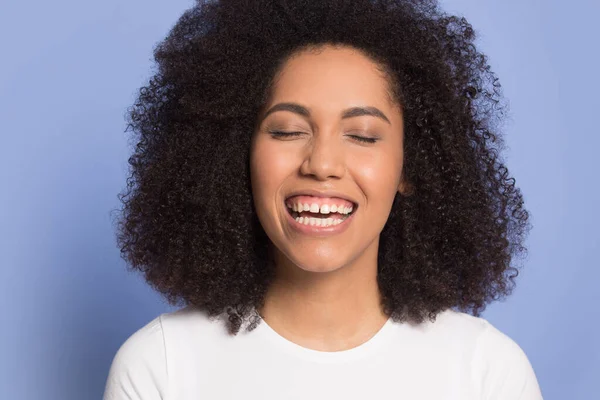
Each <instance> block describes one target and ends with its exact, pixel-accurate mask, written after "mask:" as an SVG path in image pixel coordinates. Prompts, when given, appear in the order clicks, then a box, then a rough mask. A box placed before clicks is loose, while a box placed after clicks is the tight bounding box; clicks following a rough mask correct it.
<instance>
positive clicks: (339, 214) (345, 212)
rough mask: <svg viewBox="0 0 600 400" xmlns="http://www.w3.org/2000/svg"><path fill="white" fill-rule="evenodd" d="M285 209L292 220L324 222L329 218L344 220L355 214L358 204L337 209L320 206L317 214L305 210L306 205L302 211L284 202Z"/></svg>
mask: <svg viewBox="0 0 600 400" xmlns="http://www.w3.org/2000/svg"><path fill="white" fill-rule="evenodd" d="M285 203H286V204H285V208H286V210H287V212H288V213H289V214H290V215H291V216H292V218H294V219H295V220H298V219H299V218H309V219H310V218H314V219H319V220H326V219H328V218H331V219H333V220H341V221H343V220H345V219H346V218H348V217H350V216H351V215H352V214H354V213H355V212H356V210H357V209H358V204H356V203H354V202H352V206H349V207H348V206H346V207H340V208H339V209H338V207H337V206H335V205H334V206H321V207H320V209H319V210H318V211H317V212H314V211H310V210H307V208H308V207H307V204H305V205H304V207H303V209H302V211H300V210H299V209H298V205H297V204H293V205H292V207H290V205H289V204H288V202H287V201H286V202H285Z"/></svg>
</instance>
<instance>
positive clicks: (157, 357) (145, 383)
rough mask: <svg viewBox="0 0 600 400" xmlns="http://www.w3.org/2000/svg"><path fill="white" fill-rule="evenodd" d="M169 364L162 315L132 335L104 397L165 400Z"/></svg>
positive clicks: (115, 361)
mask: <svg viewBox="0 0 600 400" xmlns="http://www.w3.org/2000/svg"><path fill="white" fill-rule="evenodd" d="M166 389H167V363H166V351H165V343H164V335H163V330H162V322H161V317H160V316H159V317H157V318H155V319H154V320H152V321H151V322H149V323H148V324H147V325H146V326H144V327H142V328H141V329H139V330H138V331H137V332H135V333H134V334H133V335H131V336H130V337H129V338H128V339H127V340H126V341H125V342H124V343H123V344H122V345H121V347H120V348H119V350H118V351H117V353H116V354H115V356H114V358H113V361H112V364H111V366H110V370H109V373H108V379H107V381H106V385H105V389H104V397H103V400H125V399H127V400H159V399H160V400H164V399H165V398H166V397H165V396H166V395H165V394H166Z"/></svg>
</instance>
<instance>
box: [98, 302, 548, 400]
mask: <svg viewBox="0 0 600 400" xmlns="http://www.w3.org/2000/svg"><path fill="white" fill-rule="evenodd" d="M125 399H128V400H138V399H139V400H158V399H162V400H192V399H193V400H220V399H227V400H229V399H261V400H338V399H339V400H341V399H344V400H354V399H357V400H358V399H360V400H365V399H410V400H420V399H431V400H433V399H435V400H471V399H472V400H475V399H476V400H492V399H497V400H539V399H542V395H541V392H540V388H539V385H538V382H537V379H536V376H535V373H534V371H533V369H532V367H531V364H530V362H529V360H528V358H527V356H526V355H525V353H524V352H523V350H522V349H521V348H520V347H519V346H518V345H517V344H516V342H514V341H513V340H512V339H510V338H509V337H508V336H507V335H505V334H504V333H502V332H501V331H499V330H498V329H496V328H495V327H494V326H493V325H491V324H490V323H489V322H487V321H486V320H485V319H483V318H477V317H474V316H472V315H469V314H466V313H461V312H457V311H454V310H451V309H448V310H446V311H444V312H442V313H441V314H439V315H438V317H437V320H436V321H435V322H434V323H431V322H430V321H429V320H426V321H425V322H423V323H422V324H420V325H411V324H408V323H396V322H394V321H393V320H392V319H389V320H388V322H387V323H386V324H385V325H384V326H383V328H381V329H380V330H379V331H378V332H377V333H376V334H375V335H374V336H373V337H371V339H369V340H368V341H367V342H365V343H363V344H361V345H359V346H357V347H354V348H352V349H348V350H343V351H337V352H324V351H318V350H313V349H309V348H305V347H302V346H300V345H297V344H296V343H294V342H292V341H290V340H287V339H286V338H284V337H283V336H281V335H279V334H278V333H277V332H276V331H274V330H273V329H272V328H271V327H270V326H269V325H268V324H267V323H266V321H264V320H262V321H261V322H260V324H259V325H258V327H257V328H256V329H254V330H253V331H250V332H247V331H246V330H245V325H243V326H242V329H240V331H239V333H238V335H237V336H233V335H229V334H228V332H227V328H226V326H225V322H224V321H223V320H220V319H216V320H213V321H211V320H209V319H208V317H207V314H206V313H205V312H204V311H201V310H198V309H195V308H193V307H191V306H188V307H184V308H181V309H179V310H177V311H173V312H170V313H164V314H161V315H160V316H158V317H157V318H155V319H154V320H152V321H151V322H149V323H148V324H147V325H145V326H144V327H142V328H141V329H139V330H138V331H137V332H135V333H134V334H132V335H131V336H130V337H129V338H128V339H127V340H126V341H125V342H124V343H123V344H122V345H121V347H120V348H119V350H118V352H117V353H116V355H115V357H114V359H113V361H112V365H111V367H110V371H109V375H108V379H107V381H106V387H105V392H104V400H125Z"/></svg>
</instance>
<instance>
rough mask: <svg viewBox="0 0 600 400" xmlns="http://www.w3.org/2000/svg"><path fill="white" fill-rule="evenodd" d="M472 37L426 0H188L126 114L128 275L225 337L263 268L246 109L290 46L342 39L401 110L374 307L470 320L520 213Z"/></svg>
mask: <svg viewBox="0 0 600 400" xmlns="http://www.w3.org/2000/svg"><path fill="white" fill-rule="evenodd" d="M475 38H476V34H475V32H474V30H473V28H472V26H471V25H470V24H469V22H468V21H467V20H465V18H464V17H459V16H455V15H449V14H447V13H445V12H443V11H442V10H440V6H439V5H438V4H437V2H436V1H433V0H425V1H424V0H389V1H385V0H381V1H367V0H329V1H313V0H251V1H244V0H222V1H201V0H198V1H197V3H196V4H195V5H194V6H193V7H192V8H190V9H188V10H186V11H185V12H184V13H183V14H182V16H181V17H180V19H179V20H178V21H177V23H176V24H175V25H174V26H173V28H172V29H171V31H170V32H169V34H168V35H167V37H166V38H165V39H164V40H163V41H162V42H160V43H159V44H157V45H156V47H155V49H154V57H155V60H156V62H157V64H158V70H157V71H154V73H153V75H152V77H151V78H150V79H149V80H148V83H147V85H146V86H143V87H142V88H141V89H140V90H139V94H138V96H137V98H136V101H135V104H134V105H133V106H131V107H130V108H128V110H127V111H128V112H127V117H128V121H127V122H128V125H127V130H128V129H129V128H132V130H133V131H134V133H135V134H136V135H135V136H134V139H135V146H134V148H132V151H133V154H132V155H131V157H130V158H129V164H130V176H129V177H128V179H127V187H126V189H124V191H123V192H121V193H120V194H119V199H120V200H121V202H122V204H123V208H122V209H121V210H119V211H120V212H121V215H120V218H119V221H118V233H117V240H118V244H119V247H120V249H121V256H122V257H123V258H124V259H125V261H127V263H128V264H129V268H130V270H132V271H133V270H137V271H141V272H143V273H144V277H145V279H146V281H147V282H148V283H149V284H150V285H151V286H152V287H153V288H154V289H155V290H157V291H159V292H160V293H161V294H162V295H163V296H165V298H166V299H167V300H168V301H169V303H170V304H172V305H178V304H185V305H193V306H195V307H198V308H200V309H203V310H206V311H207V312H208V315H209V316H210V317H211V318H213V317H216V316H217V315H220V314H222V313H223V312H224V311H227V313H228V318H227V319H228V321H229V322H230V324H229V332H230V333H231V334H234V335H236V334H237V333H238V332H239V330H240V327H241V325H242V323H243V322H244V321H247V320H248V321H250V322H251V324H250V326H249V328H248V329H249V330H252V329H254V328H255V327H256V326H257V324H258V323H259V322H260V319H261V318H260V315H258V314H257V312H256V310H257V309H260V307H261V306H262V304H263V301H264V296H265V293H266V290H267V288H268V286H269V284H270V283H271V282H272V280H273V277H274V268H273V265H272V264H271V263H270V262H269V243H270V241H269V239H268V237H267V236H266V234H265V232H264V230H263V228H262V227H261V224H260V223H259V221H258V218H257V216H256V212H255V208H254V204H253V199H252V194H251V184H250V178H249V176H250V171H249V149H250V143H251V137H252V134H253V131H254V129H255V128H256V122H257V121H256V120H257V116H258V114H259V112H260V110H261V107H263V105H264V103H265V100H266V99H267V98H268V96H269V93H270V90H271V89H272V85H273V81H274V79H273V77H274V76H276V74H277V73H278V72H279V71H280V69H281V68H282V65H283V64H284V63H285V61H286V60H288V59H289V58H290V57H291V56H292V55H293V54H295V53H296V52H298V51H300V50H302V49H306V48H310V47H312V48H315V47H316V48H318V47H319V46H320V45H323V44H333V45H342V46H350V47H352V48H354V49H358V50H360V51H362V53H363V54H366V55H367V56H368V57H370V59H372V60H373V61H374V62H376V65H378V66H380V67H381V68H382V69H383V70H385V71H387V72H388V75H389V82H390V87H391V88H393V95H394V99H395V100H396V101H397V102H398V103H399V104H401V105H402V109H403V111H404V114H403V118H404V126H405V130H404V134H405V140H404V146H405V148H404V155H405V156H404V166H403V168H404V169H403V171H404V177H405V179H406V180H407V181H408V182H409V183H410V187H411V188H412V191H411V192H408V193H397V194H396V197H395V199H394V203H393V207H392V210H391V213H390V216H389V219H388V221H387V222H386V225H385V226H384V229H383V231H382V232H381V235H380V245H379V255H378V267H377V268H378V270H377V281H378V285H379V288H380V291H381V295H382V299H383V300H382V301H383V303H382V304H383V305H384V309H385V313H386V314H387V315H389V316H391V317H392V318H393V319H394V320H395V321H406V320H411V321H414V322H417V323H419V322H422V321H423V320H424V319H425V318H429V319H430V320H431V321H434V320H435V318H436V315H437V314H438V313H439V312H441V311H443V310H445V309H448V308H455V309H457V310H460V311H464V312H470V313H472V314H473V315H475V316H479V315H480V313H481V312H482V311H483V310H484V309H485V307H486V305H487V304H488V303H490V302H491V301H495V300H499V299H501V298H504V297H505V296H507V295H509V294H510V293H511V292H512V290H513V289H514V286H515V283H514V278H515V277H516V276H518V274H519V269H518V268H517V267H516V266H515V265H514V260H515V259H517V258H519V256H524V255H526V252H527V249H526V248H525V247H524V245H523V242H524V239H525V237H526V235H527V233H528V231H529V229H530V228H531V226H530V225H531V224H530V223H529V222H528V220H529V213H528V212H527V210H525V208H524V206H523V197H522V195H521V193H520V190H519V189H518V188H517V187H515V179H514V178H512V177H510V175H509V172H508V169H507V168H506V166H505V164H504V162H503V160H502V158H501V152H502V150H503V149H504V147H505V146H504V144H503V140H502V137H501V129H500V127H501V124H500V122H502V120H503V118H504V117H505V116H506V114H507V110H508V105H507V102H506V101H505V100H503V96H502V92H501V86H500V84H499V82H498V78H497V77H496V75H495V74H494V73H493V72H492V71H491V69H490V66H489V65H488V61H487V56H486V55H484V54H482V52H480V51H479V50H478V49H477V48H476V46H475V44H474V40H475ZM127 130H126V132H127ZM511 264H512V265H511Z"/></svg>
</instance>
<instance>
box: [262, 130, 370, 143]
mask: <svg viewBox="0 0 600 400" xmlns="http://www.w3.org/2000/svg"><path fill="white" fill-rule="evenodd" d="M269 133H270V134H271V136H273V137H289V136H300V135H303V134H304V132H283V131H269ZM348 136H349V137H351V138H353V139H355V140H357V141H359V142H363V143H375V142H376V141H378V140H379V138H370V137H365V136H357V135H348Z"/></svg>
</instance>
